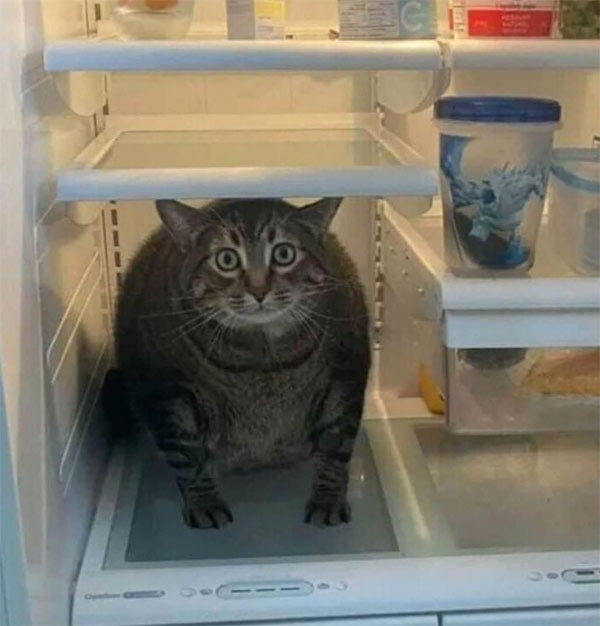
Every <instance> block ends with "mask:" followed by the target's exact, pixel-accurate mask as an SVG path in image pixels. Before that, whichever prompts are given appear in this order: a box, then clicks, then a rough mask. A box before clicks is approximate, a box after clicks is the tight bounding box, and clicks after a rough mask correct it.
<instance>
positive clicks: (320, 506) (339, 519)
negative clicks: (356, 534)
mask: <svg viewBox="0 0 600 626" xmlns="http://www.w3.org/2000/svg"><path fill="white" fill-rule="evenodd" d="M351 516H352V511H351V509H350V505H349V504H348V501H347V500H346V498H339V499H337V500H318V499H315V498H311V499H310V500H309V501H308V504H307V505H306V509H305V511H304V522H305V523H306V524H313V525H314V526H319V527H323V526H337V525H338V524H345V523H347V522H349V521H350V518H351Z"/></svg>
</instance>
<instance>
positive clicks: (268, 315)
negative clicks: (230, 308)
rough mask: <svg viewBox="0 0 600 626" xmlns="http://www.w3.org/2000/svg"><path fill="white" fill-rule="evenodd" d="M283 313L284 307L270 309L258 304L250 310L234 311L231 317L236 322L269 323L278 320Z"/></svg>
mask: <svg viewBox="0 0 600 626" xmlns="http://www.w3.org/2000/svg"><path fill="white" fill-rule="evenodd" d="M284 314H285V309H271V308H268V309H267V308H265V307H263V306H259V307H257V308H255V309H252V310H251V311H247V310H246V311H235V312H234V313H233V317H234V318H235V320H236V321H237V322H238V324H257V325H258V324H270V323H272V322H274V321H276V320H279V319H281V318H282V317H283V315H284Z"/></svg>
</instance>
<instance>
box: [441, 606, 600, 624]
mask: <svg viewBox="0 0 600 626" xmlns="http://www.w3.org/2000/svg"><path fill="white" fill-rule="evenodd" d="M598 624H600V609H599V608H581V609H549V610H543V611H498V612H494V613H457V614H455V615H445V616H443V617H442V625H443V626H597V625H598Z"/></svg>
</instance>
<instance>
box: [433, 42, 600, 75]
mask: <svg viewBox="0 0 600 626" xmlns="http://www.w3.org/2000/svg"><path fill="white" fill-rule="evenodd" d="M440 44H441V47H442V54H443V56H444V67H446V68H449V69H451V70H477V69H480V70H487V69H496V70H497V69H513V70H515V69H516V70H518V69H526V70H534V69H562V70H577V69H580V70H584V69H600V41H597V40H591V39H589V40H585V39H581V40H575V39H442V40H440Z"/></svg>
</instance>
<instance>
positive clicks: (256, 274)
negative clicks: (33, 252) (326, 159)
mask: <svg viewBox="0 0 600 626" xmlns="http://www.w3.org/2000/svg"><path fill="white" fill-rule="evenodd" d="M340 203H341V200H340V199H324V200H321V201H319V202H316V203H314V204H311V205H309V206H306V207H304V208H301V209H299V208H297V207H294V206H292V205H291V204H288V203H287V202H284V201H282V200H274V199H269V200H224V201H216V202H213V203H211V204H210V205H208V206H207V207H205V208H203V209H193V208H191V207H189V206H186V205H184V204H182V203H180V202H176V201H174V200H159V201H157V203H156V206H157V209H158V212H159V215H160V217H161V219H162V222H163V227H161V228H160V229H159V230H158V231H157V232H156V233H154V234H153V235H152V236H151V237H150V238H149V240H148V241H146V243H144V245H143V246H142V247H141V249H140V250H139V252H138V253H137V254H136V256H135V257H134V259H133V261H132V263H131V266H130V269H129V272H128V274H127V276H126V278H125V281H124V284H123V287H122V290H121V294H120V301H119V304H118V313H117V328H116V335H117V336H116V343H117V361H118V368H119V369H118V370H116V371H113V372H112V373H111V376H112V377H113V382H114V377H115V376H117V375H118V376H119V377H120V380H121V381H122V385H123V388H124V389H125V390H126V392H127V397H128V402H129V405H130V406H131V407H132V408H133V410H134V412H135V414H136V415H137V416H138V418H139V419H140V420H141V421H142V422H143V423H144V424H145V425H146V426H147V427H148V428H149V430H150V432H151V433H152V435H153V437H154V439H155V441H156V443H157V445H158V447H159V448H160V450H162V452H163V453H164V454H165V456H166V459H167V461H168V462H169V463H170V464H171V466H172V467H173V468H175V471H176V479H177V484H178V487H179V490H180V492H181V495H182V499H183V515H184V519H185V522H186V523H187V524H188V525H189V526H191V527H195V528H219V527H222V526H224V525H226V524H227V523H229V522H231V521H233V517H232V514H231V511H230V509H229V506H228V505H227V503H226V501H225V500H224V499H223V497H222V496H221V494H220V493H219V491H218V488H217V482H216V479H217V477H218V474H219V472H229V471H234V470H247V469H251V468H257V467H267V466H274V465H283V464H289V463H292V462H294V461H297V460H300V459H304V458H306V457H307V456H308V455H310V454H312V455H313V456H314V462H315V470H314V480H313V485H312V493H311V495H310V498H309V500H308V503H307V505H306V510H305V521H306V522H312V523H314V524H317V525H336V524H339V523H340V522H348V521H349V519H350V507H349V505H348V502H347V499H346V488H347V483H348V463H349V461H350V458H351V455H352V449H353V444H354V440H355V437H356V435H357V432H358V429H359V425H360V419H361V413H362V409H363V397H364V391H365V385H366V380H367V375H368V371H369V364H370V363H369V359H370V356H369V355H370V352H369V338H368V320H367V311H366V306H365V300H364V296H363V292H362V288H361V285H360V282H359V280H358V277H357V273H356V270H355V267H354V265H353V263H352V261H351V260H350V258H349V256H348V254H347V253H346V252H345V250H344V249H343V248H342V246H341V245H340V243H339V242H338V240H337V239H336V237H335V236H334V235H333V234H331V233H330V232H328V227H329V225H330V223H331V220H332V219H333V217H334V215H335V213H336V211H337V208H338V206H339V204H340ZM108 382H110V377H109V380H107V383H108Z"/></svg>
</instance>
